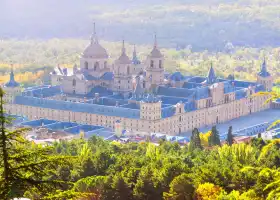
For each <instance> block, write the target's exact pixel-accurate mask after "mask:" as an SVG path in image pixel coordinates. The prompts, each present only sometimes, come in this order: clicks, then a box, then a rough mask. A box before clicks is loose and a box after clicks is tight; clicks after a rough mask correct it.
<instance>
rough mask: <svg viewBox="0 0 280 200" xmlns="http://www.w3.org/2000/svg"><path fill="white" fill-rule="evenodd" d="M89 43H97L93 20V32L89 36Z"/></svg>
mask: <svg viewBox="0 0 280 200" xmlns="http://www.w3.org/2000/svg"><path fill="white" fill-rule="evenodd" d="M90 42H91V44H93V43H98V39H97V35H96V28H95V22H93V32H92V35H91V38H90Z"/></svg>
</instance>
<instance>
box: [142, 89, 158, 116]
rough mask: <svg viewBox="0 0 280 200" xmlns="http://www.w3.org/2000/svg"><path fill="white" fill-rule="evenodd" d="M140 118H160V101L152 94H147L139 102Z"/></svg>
mask: <svg viewBox="0 0 280 200" xmlns="http://www.w3.org/2000/svg"><path fill="white" fill-rule="evenodd" d="M140 110H141V112H140V119H144V120H149V121H154V120H159V119H161V101H160V100H159V99H158V98H157V97H155V96H154V95H153V94H148V96H146V97H145V98H144V99H143V101H141V102H140Z"/></svg>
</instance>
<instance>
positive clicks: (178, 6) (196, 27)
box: [0, 0, 280, 50]
mask: <svg viewBox="0 0 280 200" xmlns="http://www.w3.org/2000/svg"><path fill="white" fill-rule="evenodd" d="M0 12H1V18H0V27H1V29H0V38H2V39H3V38H4V39H5V38H20V39H25V38H29V39H30V38H40V39H48V38H55V37H57V38H86V37H89V35H90V33H91V31H92V22H93V21H96V23H97V30H98V34H99V35H100V37H102V38H103V39H104V40H109V41H110V40H111V41H118V40H121V39H122V38H125V39H126V40H127V41H128V42H130V43H136V44H147V43H151V42H152V39H153V34H154V32H157V34H158V38H159V42H160V44H161V45H162V46H164V47H176V46H180V47H185V46H188V45H190V46H192V47H193V50H203V49H208V50H222V49H223V48H224V46H225V44H226V43H228V42H231V43H233V45H235V46H251V47H264V46H279V45H280V18H279V13H280V0H274V1H265V0H223V1H222V0H173V1H171V0H167V1H159V0H149V1H148V0H143V1H134V0H118V1H116V0H103V1H100V0H79V1H76V0H59V1H57V0H48V1H47V0H37V1H34V0H25V1H22V0H13V1H9V0H3V1H1V3H0Z"/></svg>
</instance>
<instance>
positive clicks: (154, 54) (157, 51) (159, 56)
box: [150, 47, 163, 58]
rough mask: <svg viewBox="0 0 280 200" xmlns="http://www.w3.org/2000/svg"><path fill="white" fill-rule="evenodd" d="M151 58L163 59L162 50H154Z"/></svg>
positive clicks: (155, 48)
mask: <svg viewBox="0 0 280 200" xmlns="http://www.w3.org/2000/svg"><path fill="white" fill-rule="evenodd" d="M150 56H151V57H152V58H162V57H163V55H162V54H161V52H160V50H159V49H158V48H157V47H154V48H153V50H152V52H151V54H150Z"/></svg>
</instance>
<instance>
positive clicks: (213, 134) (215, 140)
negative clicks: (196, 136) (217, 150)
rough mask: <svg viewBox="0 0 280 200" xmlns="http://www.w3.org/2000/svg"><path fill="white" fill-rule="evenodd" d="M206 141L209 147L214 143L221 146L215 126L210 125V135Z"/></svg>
mask: <svg viewBox="0 0 280 200" xmlns="http://www.w3.org/2000/svg"><path fill="white" fill-rule="evenodd" d="M208 143H209V146H210V147H212V146H216V145H218V146H221V140H220V134H219V131H218V130H217V127H216V126H213V127H212V130H211V135H210V137H209V140H208Z"/></svg>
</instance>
